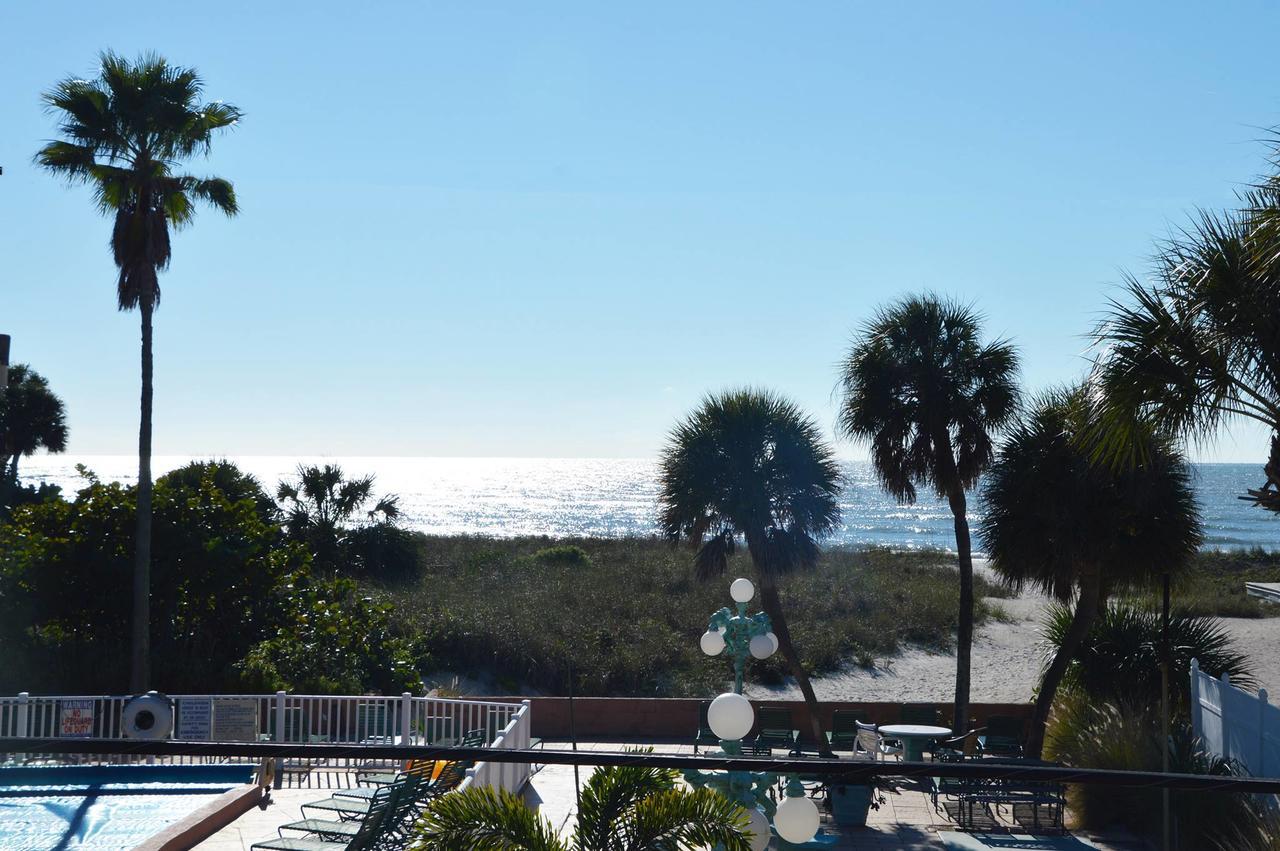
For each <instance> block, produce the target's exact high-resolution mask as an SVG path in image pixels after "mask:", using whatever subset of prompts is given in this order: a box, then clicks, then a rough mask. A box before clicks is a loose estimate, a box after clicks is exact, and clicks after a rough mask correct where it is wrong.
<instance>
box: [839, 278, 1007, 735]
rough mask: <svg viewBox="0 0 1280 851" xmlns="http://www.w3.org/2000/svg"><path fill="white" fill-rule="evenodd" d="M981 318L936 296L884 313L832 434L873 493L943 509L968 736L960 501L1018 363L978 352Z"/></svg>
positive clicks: (1001, 418) (962, 719) (969, 563)
mask: <svg viewBox="0 0 1280 851" xmlns="http://www.w3.org/2000/svg"><path fill="white" fill-rule="evenodd" d="M980 325H981V318H980V317H979V316H978V314H977V313H975V312H974V311H973V310H972V309H971V308H969V307H965V306H963V305H959V304H956V303H954V302H950V301H946V300H943V299H941V298H939V297H938V296H935V295H931V294H930V295H921V296H910V297H908V298H905V299H903V300H901V301H898V302H896V303H894V304H891V305H890V306H888V307H886V308H882V309H881V310H880V311H879V312H878V313H877V314H876V315H875V317H873V318H872V319H871V321H869V322H868V323H867V324H866V325H865V326H864V327H863V328H862V331H861V333H860V334H859V335H858V338H857V339H856V340H855V341H854V343H853V346H852V347H851V348H850V350H849V354H848V356H847V357H846V358H845V361H844V364H843V365H842V367H841V372H840V387H841V390H842V393H843V398H842V400H841V405H840V416H839V421H838V424H837V428H838V430H839V432H840V433H841V434H842V435H844V436H845V437H848V438H850V439H852V440H855V441H858V442H862V443H866V444H869V445H870V447H871V463H872V465H873V466H874V467H875V470H876V475H877V476H878V477H879V479H880V483H881V485H882V486H883V487H884V489H885V490H886V491H887V492H888V493H889V494H891V495H892V496H893V497H894V498H895V499H898V500H900V501H903V502H915V499H916V488H917V487H927V488H929V489H930V490H932V491H934V492H935V493H936V494H937V495H938V496H939V497H941V498H943V499H946V500H947V504H948V505H949V506H950V508H951V514H952V517H953V518H954V521H955V536H956V553H957V562H958V565H959V569H960V618H959V624H958V628H957V630H956V632H957V635H956V695H955V707H954V715H953V722H952V723H953V725H954V727H955V728H956V729H957V730H965V729H968V727H967V724H968V719H969V665H970V654H971V650H972V646H973V552H972V544H971V541H970V535H969V519H968V505H967V500H966V496H965V494H966V492H967V491H969V490H971V489H972V488H973V487H974V485H976V484H977V482H978V477H979V476H980V475H981V474H982V471H983V469H985V468H986V466H987V464H988V463H990V461H991V457H992V454H993V450H992V442H991V435H992V433H993V432H996V431H998V430H1000V429H1002V428H1003V427H1004V426H1005V425H1006V424H1007V423H1009V421H1010V420H1011V419H1012V417H1013V416H1014V414H1015V412H1016V411H1017V408H1018V401H1019V392H1018V386H1017V383H1016V380H1017V372H1018V356H1017V353H1016V352H1015V351H1014V348H1013V346H1011V345H1010V344H1009V343H1007V342H1005V341H1002V340H1000V341H996V342H991V343H987V344H985V345H984V344H983V343H982V342H981V339H980V336H981V335H980V328H979V326H980Z"/></svg>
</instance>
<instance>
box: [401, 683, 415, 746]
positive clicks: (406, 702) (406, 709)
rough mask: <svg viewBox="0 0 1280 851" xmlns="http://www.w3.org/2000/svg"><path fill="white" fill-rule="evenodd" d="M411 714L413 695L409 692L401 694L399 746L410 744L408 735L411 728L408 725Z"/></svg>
mask: <svg viewBox="0 0 1280 851" xmlns="http://www.w3.org/2000/svg"><path fill="white" fill-rule="evenodd" d="M412 713H413V695H412V694H410V693H409V692H407V691H406V692H403V693H402V694H401V695H400V744H402V745H407V744H409V742H410V738H409V737H410V734H411V731H412V728H411V726H410V724H409V721H410V717H409V716H410V715H411V714H412Z"/></svg>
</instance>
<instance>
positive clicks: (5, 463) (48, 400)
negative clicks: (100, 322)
mask: <svg viewBox="0 0 1280 851" xmlns="http://www.w3.org/2000/svg"><path fill="white" fill-rule="evenodd" d="M39 449H44V450H45V451H46V452H65V451H66V450H67V411H66V408H65V407H64V406H63V404H62V400H61V399H59V398H58V396H57V394H55V393H54V392H53V391H52V390H50V389H49V382H48V381H47V380H46V379H45V377H44V376H43V375H41V374H40V373H38V372H36V371H35V370H34V369H32V368H31V367H30V366H28V365H27V364H24V363H19V364H14V365H13V366H11V367H9V380H8V386H7V387H5V388H3V391H2V392H0V479H6V480H8V481H10V482H12V483H16V482H17V479H18V459H19V458H21V457H22V456H24V455H32V454H34V453H35V452H36V451H37V450H39Z"/></svg>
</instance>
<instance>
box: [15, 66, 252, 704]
mask: <svg viewBox="0 0 1280 851" xmlns="http://www.w3.org/2000/svg"><path fill="white" fill-rule="evenodd" d="M100 63H101V67H100V68H99V71H98V76H97V77H96V78H94V79H92V80H83V79H79V78H76V77H70V78H68V79H65V80H63V81H62V82H60V83H58V84H57V85H55V86H54V87H53V88H52V89H50V90H49V91H47V92H45V93H44V102H45V104H46V105H47V106H48V108H49V110H50V112H52V113H54V114H55V115H57V117H58V122H59V124H58V131H59V133H60V135H61V136H62V138H61V139H58V140H56V141H52V142H49V143H48V144H46V145H45V146H44V147H43V148H41V149H40V151H39V152H38V153H37V154H36V161H37V162H38V163H39V164H40V165H41V166H43V167H44V168H47V169H48V170H49V171H51V172H53V173H54V174H57V175H59V176H61V177H64V178H66V179H67V180H68V181H71V182H73V183H85V184H88V185H89V186H91V187H92V188H93V193H94V200H95V201H96V202H97V205H98V209H99V210H100V211H101V212H102V213H103V214H104V215H107V216H110V217H111V218H112V219H113V226H112V232H111V254H112V259H113V260H114V261H115V264H116V268H117V269H118V270H119V274H118V275H117V277H116V296H117V303H118V305H119V308H120V309H121V310H133V309H135V308H136V309H137V310H138V312H139V314H140V315H141V318H142V398H141V404H140V408H141V424H140V426H139V428H138V521H137V540H136V542H135V549H134V576H133V626H132V641H131V665H130V670H131V673H130V688H131V689H132V690H133V691H135V692H139V691H143V690H145V689H146V688H148V686H149V679H150V607H149V588H150V565H151V489H152V483H151V400H152V327H151V320H152V313H153V312H154V311H155V309H156V307H157V306H158V305H159V303H160V284H159V279H158V275H159V272H160V271H161V270H163V269H165V268H167V267H168V265H169V258H170V254H171V252H170V229H174V230H176V229H179V228H182V227H184V226H186V225H188V224H190V223H191V220H192V218H193V217H194V215H195V210H196V202H197V201H202V202H205V203H207V204H209V205H211V206H212V207H214V208H215V209H218V210H221V211H222V212H224V213H226V214H227V215H229V216H230V215H234V214H235V213H236V212H237V209H238V208H237V205H236V195H235V190H234V189H233V188H232V186H231V183H230V182H228V181H226V180H223V179H222V178H218V177H193V176H191V175H188V174H183V173H180V172H179V171H178V169H179V168H180V167H181V165H182V163H183V161H184V160H187V159H188V158H190V157H192V156H194V155H196V154H199V153H205V154H207V153H208V151H209V148H210V146H211V143H212V140H213V135H214V133H215V132H217V131H219V130H223V129H226V128H229V127H231V126H232V125H234V124H235V123H236V122H237V121H239V120H240V110H238V109H236V108H235V107H234V106H232V105H231V104H228V103H223V102H221V101H214V102H211V103H202V102H201V95H202V93H203V83H202V82H201V79H200V76H199V74H197V73H196V72H195V70H193V69H190V68H180V67H178V66H175V65H170V64H169V63H168V62H167V61H165V60H164V59H163V58H161V57H159V56H156V55H154V54H152V55H145V56H141V57H139V58H138V59H137V60H135V61H130V60H128V59H125V58H123V57H121V56H117V55H116V54H114V53H111V52H106V53H103V54H102V55H101V57H100Z"/></svg>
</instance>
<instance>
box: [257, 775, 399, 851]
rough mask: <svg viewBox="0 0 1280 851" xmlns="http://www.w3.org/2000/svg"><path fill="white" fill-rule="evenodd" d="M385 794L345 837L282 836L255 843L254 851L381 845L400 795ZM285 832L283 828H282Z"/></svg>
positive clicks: (350, 850)
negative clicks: (389, 818)
mask: <svg viewBox="0 0 1280 851" xmlns="http://www.w3.org/2000/svg"><path fill="white" fill-rule="evenodd" d="M379 791H380V792H382V794H380V795H379V796H378V797H376V798H375V799H374V800H373V801H372V802H371V806H370V807H369V810H368V812H366V813H365V814H364V816H363V817H362V818H361V819H360V821H359V823H358V824H357V823H355V822H352V823H351V824H352V825H353V826H354V829H353V830H351V831H349V832H348V833H346V834H344V835H338V836H335V835H333V834H319V835H317V837H315V838H310V837H305V836H304V837H293V836H284V835H283V834H281V835H280V836H278V837H276V838H274V839H264V840H262V841H261V842H255V843H254V844H253V845H252V846H250V847H251V849H253V851H257V849H262V851H367V849H372V848H374V847H375V846H376V845H378V844H379V843H380V842H381V841H382V840H383V838H384V836H385V834H386V831H387V829H388V828H389V825H388V824H387V817H388V816H389V815H392V814H393V812H392V810H393V807H395V806H396V804H397V796H398V792H396V791H393V790H392V789H391V788H387V789H386V790H379ZM281 830H283V828H281Z"/></svg>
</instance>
